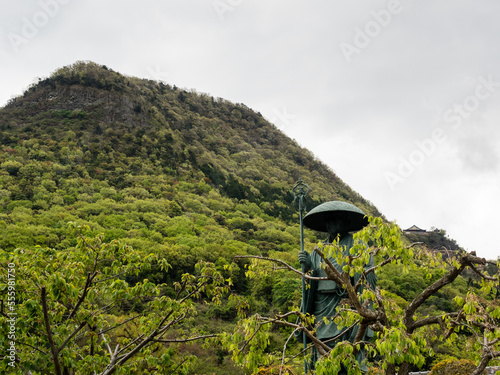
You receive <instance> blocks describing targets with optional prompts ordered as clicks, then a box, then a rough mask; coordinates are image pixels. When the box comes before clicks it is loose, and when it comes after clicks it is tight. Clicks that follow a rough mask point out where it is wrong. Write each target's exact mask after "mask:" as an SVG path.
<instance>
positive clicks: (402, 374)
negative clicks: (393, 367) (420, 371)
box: [398, 362, 410, 375]
mask: <svg viewBox="0 0 500 375" xmlns="http://www.w3.org/2000/svg"><path fill="white" fill-rule="evenodd" d="M409 372H410V364H409V363H408V362H403V363H402V364H401V366H399V372H398V375H408V373H409Z"/></svg>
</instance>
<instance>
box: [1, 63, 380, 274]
mask: <svg viewBox="0 0 500 375" xmlns="http://www.w3.org/2000/svg"><path fill="white" fill-rule="evenodd" d="M0 144H1V146H2V147H1V150H0V212H1V213H0V227H2V228H3V232H4V235H3V236H2V239H0V248H2V249H4V250H11V249H13V248H15V247H19V246H33V245H40V246H52V247H55V248H63V247H66V246H68V245H69V243H68V242H67V241H68V240H67V239H66V237H67V233H66V231H65V223H66V222H68V221H78V222H83V223H87V224H88V225H90V227H91V228H92V229H94V230H95V231H104V232H105V234H106V236H107V237H108V238H124V239H127V241H128V242H130V243H132V245H134V246H136V247H137V246H138V247H139V248H144V249H145V250H153V251H161V252H165V253H169V254H172V253H181V254H183V256H181V258H182V257H184V255H185V254H186V253H189V254H191V255H193V254H198V255H199V256H203V255H202V254H205V253H206V255H207V257H208V258H211V260H214V259H212V258H214V257H216V256H217V255H221V254H222V255H223V257H226V258H227V256H228V254H226V252H225V251H224V250H220V251H218V252H219V254H214V252H213V251H211V250H210V248H211V246H210V244H211V243H212V244H213V243H214V242H215V243H217V244H219V245H221V246H222V247H224V246H226V247H227V246H228V241H233V242H234V243H235V244H237V246H236V247H237V248H239V249H240V251H244V252H246V251H249V252H254V253H267V252H268V251H270V250H279V251H287V250H289V249H291V248H292V247H293V248H295V249H296V245H297V243H298V242H297V237H298V235H297V233H298V232H297V230H298V229H297V228H298V223H297V222H298V215H297V209H296V207H294V206H293V204H292V201H293V195H292V193H291V188H292V187H293V185H294V183H295V182H296V181H297V180H298V179H299V178H302V179H303V180H304V181H305V182H306V183H307V184H308V185H309V186H310V195H309V196H308V207H309V208H312V207H314V206H315V205H317V204H319V203H322V202H324V201H328V200H345V201H348V202H351V203H353V204H355V205H356V206H358V207H360V208H361V209H362V210H364V211H365V212H366V213H367V214H370V215H380V213H379V212H378V210H377V209H376V208H375V207H374V206H373V205H372V204H370V202H368V201H367V200H365V199H364V198H362V197H361V196H360V195H359V194H357V193H356V192H354V191H353V190H352V189H351V188H349V186H347V185H346V184H345V183H344V182H343V181H342V180H341V179H340V178H339V177H338V176H336V175H335V174H334V173H333V172H332V171H331V169H329V168H328V167H327V166H326V165H325V164H323V163H322V162H320V161H319V160H317V159H316V158H315V157H314V155H313V154H312V153H311V152H310V151H308V150H306V149H304V148H303V147H300V146H299V145H298V144H297V142H295V141H294V140H292V139H290V138H289V137H287V136H286V135H285V134H283V133H282V132H281V131H280V130H278V129H277V128H276V127H275V126H274V125H272V124H271V123H269V122H268V121H266V119H264V117H263V116H262V115H261V114H260V113H258V112H255V111H253V110H251V109H250V108H248V107H247V106H245V105H244V104H234V103H231V102H230V101H227V100H225V99H221V98H214V97H211V96H210V95H207V94H199V93H196V92H194V91H186V90H183V89H179V88H177V87H175V86H173V87H172V86H170V85H167V84H164V83H162V82H154V81H151V80H145V79H138V78H133V77H127V76H124V75H122V74H120V73H117V72H115V71H113V70H111V69H109V68H107V67H106V66H101V65H98V64H95V63H92V62H77V63H75V64H73V65H71V66H66V67H63V68H61V69H59V70H57V71H56V72H54V73H53V74H52V75H50V76H49V77H48V78H44V79H39V80H38V82H36V83H34V84H33V85H32V86H31V87H29V88H28V89H27V90H26V91H25V92H24V94H23V95H22V96H21V97H18V98H14V99H12V100H10V102H9V103H8V104H7V105H6V106H5V107H4V108H1V109H0ZM214 233H217V236H219V237H218V238H211V237H214V236H215V235H214ZM193 236H194V237H196V240H194V239H193V238H191V239H190V237H193ZM209 237H210V238H209ZM311 238H314V237H311ZM211 241H212V242H211ZM179 247H181V249H179ZM198 250H201V251H198ZM170 258H172V257H170ZM194 258H196V256H194V255H193V256H191V257H190V260H189V261H187V260H186V262H187V264H186V265H185V266H186V267H188V268H189V266H190V265H192V264H193V262H194ZM216 259H218V258H215V260H216ZM181 268H185V267H181Z"/></svg>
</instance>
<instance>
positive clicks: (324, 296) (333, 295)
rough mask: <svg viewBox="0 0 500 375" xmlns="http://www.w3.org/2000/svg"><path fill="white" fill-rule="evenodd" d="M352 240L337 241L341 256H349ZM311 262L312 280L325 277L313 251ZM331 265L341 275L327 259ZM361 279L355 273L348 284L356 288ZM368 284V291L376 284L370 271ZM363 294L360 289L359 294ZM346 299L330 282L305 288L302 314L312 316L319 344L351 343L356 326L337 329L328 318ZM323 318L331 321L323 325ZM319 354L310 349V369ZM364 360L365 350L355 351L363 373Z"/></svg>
mask: <svg viewBox="0 0 500 375" xmlns="http://www.w3.org/2000/svg"><path fill="white" fill-rule="evenodd" d="M353 244H354V240H353V237H352V235H351V234H349V235H347V236H345V237H344V238H342V239H341V240H340V241H339V245H340V246H341V247H342V248H343V253H344V255H348V254H349V250H350V248H351V247H352V246H353ZM309 259H310V260H311V268H310V271H311V276H315V277H327V274H326V272H325V267H324V262H323V259H322V258H321V257H320V256H319V254H318V253H317V252H316V251H313V252H312V253H311V254H310V258H309ZM330 262H331V263H332V264H333V266H334V267H335V268H336V269H337V270H338V271H339V272H342V266H343V265H339V264H338V263H337V262H336V260H335V259H333V258H330ZM373 265H374V260H373V257H370V262H369V263H368V264H367V265H366V266H365V269H368V268H370V267H373ZM359 278H360V275H359V274H355V275H354V277H353V278H351V282H352V283H353V285H355V284H356V283H357V282H358V280H359ZM367 282H368V285H369V286H370V288H372V289H373V290H375V285H376V282H377V277H376V275H375V274H374V273H373V272H370V273H369V274H368V276H367ZM362 291H363V286H362V287H361V288H359V290H358V293H361V292H362ZM346 298H347V292H346V290H345V289H343V288H342V287H341V286H339V285H337V284H336V283H335V282H334V281H333V280H320V281H317V280H310V281H309V288H306V290H305V292H304V300H303V301H302V307H301V311H302V312H306V313H309V314H311V315H314V317H315V327H316V335H317V337H318V338H319V339H320V340H321V341H327V340H329V339H331V338H334V337H337V336H338V338H337V339H336V340H334V341H330V342H328V343H327V345H328V346H329V347H331V348H333V347H334V346H335V345H336V344H337V342H340V341H350V342H353V341H354V339H355V337H356V335H357V333H358V329H359V326H354V327H353V328H351V329H346V328H340V327H338V326H337V325H336V324H335V323H334V322H333V321H332V320H331V319H332V318H333V317H334V316H335V314H336V311H335V310H336V308H337V306H338V305H339V303H340V302H341V301H342V300H343V299H346ZM324 318H326V319H327V320H328V321H330V323H329V324H325V322H324ZM302 336H303V335H302V333H301V332H300V333H298V334H296V337H297V339H298V340H299V341H300V342H302V340H303V337H302ZM371 337H373V331H372V330H371V329H370V328H368V329H367V330H366V333H365V335H364V338H363V340H364V341H369V340H370V338H371ZM318 358H319V354H318V352H317V350H316V349H313V353H312V358H311V364H310V367H311V368H312V369H314V364H315V362H316V361H317V360H318ZM364 358H365V355H364V350H363V349H361V350H359V351H358V354H357V360H358V362H359V363H360V365H361V370H362V371H364V372H366V371H367V370H368V369H367V367H366V365H365V364H364V363H362V361H363V359H364Z"/></svg>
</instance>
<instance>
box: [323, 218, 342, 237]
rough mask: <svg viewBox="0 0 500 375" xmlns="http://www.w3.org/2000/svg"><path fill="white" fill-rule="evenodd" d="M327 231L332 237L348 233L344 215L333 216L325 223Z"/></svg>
mask: <svg viewBox="0 0 500 375" xmlns="http://www.w3.org/2000/svg"><path fill="white" fill-rule="evenodd" d="M325 225H326V230H327V231H328V233H329V234H330V235H332V236H336V235H337V234H345V233H346V232H347V220H346V218H345V217H343V216H342V215H332V216H331V217H329V218H328V219H326V222H325Z"/></svg>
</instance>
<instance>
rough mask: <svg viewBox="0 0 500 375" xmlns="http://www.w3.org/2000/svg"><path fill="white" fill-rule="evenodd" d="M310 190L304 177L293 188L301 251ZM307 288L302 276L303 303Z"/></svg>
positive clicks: (305, 369)
mask: <svg viewBox="0 0 500 375" xmlns="http://www.w3.org/2000/svg"><path fill="white" fill-rule="evenodd" d="M308 192H309V186H307V185H306V184H305V183H304V182H302V179H300V178H299V180H298V181H297V183H296V184H295V186H294V187H293V188H292V193H293V201H294V202H297V203H298V206H299V221H300V251H304V224H303V216H304V215H303V214H304V212H305V210H306V204H305V197H306V196H307V193H308ZM302 273H303V274H304V273H305V266H304V264H302ZM305 290H306V280H305V278H304V276H302V303H304V297H305ZM302 335H303V337H302V338H303V340H302V341H303V343H304V349H306V348H307V342H306V333H305V332H302ZM305 355H306V352H305V351H304V374H307V360H306V359H305Z"/></svg>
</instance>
